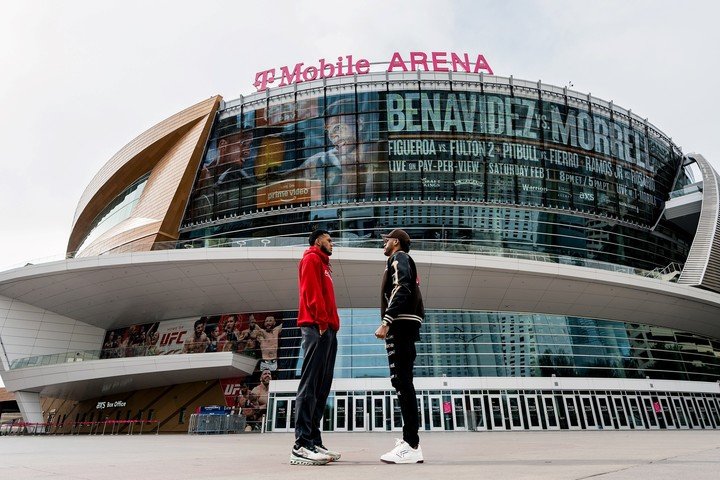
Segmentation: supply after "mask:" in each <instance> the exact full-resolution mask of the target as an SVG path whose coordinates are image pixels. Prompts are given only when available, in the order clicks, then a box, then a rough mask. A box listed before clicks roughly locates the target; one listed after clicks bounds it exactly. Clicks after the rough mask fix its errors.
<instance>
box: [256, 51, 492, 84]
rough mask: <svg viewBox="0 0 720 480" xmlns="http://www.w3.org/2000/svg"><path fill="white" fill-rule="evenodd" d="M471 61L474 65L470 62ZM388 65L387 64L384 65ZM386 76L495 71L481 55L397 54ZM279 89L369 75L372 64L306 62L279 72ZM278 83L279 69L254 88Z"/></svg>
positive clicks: (264, 72) (260, 79) (266, 74)
mask: <svg viewBox="0 0 720 480" xmlns="http://www.w3.org/2000/svg"><path fill="white" fill-rule="evenodd" d="M471 58H472V59H474V60H475V61H474V62H473V61H471ZM382 65H385V63H382ZM387 65H388V67H387V70H386V71H387V72H401V71H402V72H414V71H417V70H424V71H426V72H463V73H480V72H485V73H487V74H489V75H492V74H493V71H492V68H490V65H489V64H488V62H487V60H485V57H484V56H483V55H482V54H478V55H477V56H473V57H470V55H469V54H467V53H454V52H430V53H426V52H410V54H409V55H408V56H406V57H403V56H402V55H401V54H400V52H395V53H393V55H392V58H391V59H390V62H389V63H388V64H387ZM279 71H280V77H279V80H280V83H278V86H279V87H284V86H287V85H292V84H293V83H302V82H309V81H311V80H318V79H322V78H333V77H344V76H347V75H354V74H356V73H357V74H360V75H364V74H366V73H370V62H369V61H368V60H367V59H365V58H360V59H358V60H355V58H353V56H352V55H346V56H344V57H337V61H334V62H333V61H330V62H329V61H327V60H325V59H324V58H321V59H320V60H318V63H317V64H316V65H305V64H304V63H303V62H300V63H296V64H295V65H294V66H292V67H290V66H289V65H285V66H283V67H280V68H279ZM277 79H278V69H276V68H271V69H270V70H262V71H260V72H257V73H256V74H255V83H253V85H254V86H255V88H257V90H258V92H262V91H264V90H266V89H267V88H268V87H269V86H272V85H273V84H274V83H275V81H276V80H277Z"/></svg>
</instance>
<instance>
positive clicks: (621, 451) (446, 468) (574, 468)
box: [0, 430, 720, 480]
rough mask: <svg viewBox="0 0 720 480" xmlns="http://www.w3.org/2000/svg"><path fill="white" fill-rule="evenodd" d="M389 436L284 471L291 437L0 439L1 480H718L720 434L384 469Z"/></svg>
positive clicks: (596, 441) (461, 448) (455, 438)
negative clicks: (383, 456)
mask: <svg viewBox="0 0 720 480" xmlns="http://www.w3.org/2000/svg"><path fill="white" fill-rule="evenodd" d="M394 437H395V435H393V433H326V434H325V435H324V440H325V443H326V445H328V446H329V447H331V448H333V449H337V450H340V451H341V452H342V454H343V457H342V459H341V460H340V461H339V462H334V463H331V464H329V465H326V466H320V467H302V466H291V465H290V464H289V454H290V448H291V445H292V443H293V436H292V435H291V434H285V433H269V434H239V435H193V436H190V435H159V436H157V435H143V436H128V435H119V436H110V435H106V436H24V437H18V436H4V437H0V479H2V480H25V479H33V480H38V479H52V480H65V479H68V480H69V479H72V480H79V479H83V480H105V479H108V480H109V479H137V478H140V479H147V478H150V479H154V480H158V479H166V478H167V479H173V480H184V479H217V480H221V479H248V480H249V479H252V480H259V479H271V478H272V479H278V478H283V477H287V478H292V479H293V480H303V479H312V480H318V479H322V478H323V477H325V478H328V479H329V478H332V479H333V480H335V479H346V478H347V479H356V478H357V479H362V480H375V479H382V480H399V479H404V478H413V479H417V478H418V476H422V478H426V479H436V478H439V479H449V480H460V479H478V478H488V479H493V480H497V479H548V480H549V479H552V480H557V479H576V480H577V479H586V478H593V479H603V480H620V479H633V480H642V479H652V480H663V479H673V480H677V479H681V478H688V479H689V478H692V479H693V480H697V479H713V480H715V479H718V478H720V431H715V430H690V431H593V432H585V431H560V432H547V431H544V432H527V431H525V432H421V445H422V448H423V452H424V454H425V463H424V464H417V465H386V464H383V463H381V462H380V461H379V460H378V457H379V456H380V455H381V454H382V453H384V452H385V451H386V450H389V449H390V448H392V446H393V445H394Z"/></svg>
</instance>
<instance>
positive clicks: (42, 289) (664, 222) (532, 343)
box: [0, 52, 720, 432]
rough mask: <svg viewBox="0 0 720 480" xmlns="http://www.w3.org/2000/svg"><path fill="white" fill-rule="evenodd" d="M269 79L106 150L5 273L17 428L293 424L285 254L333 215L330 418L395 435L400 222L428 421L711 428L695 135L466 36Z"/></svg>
mask: <svg viewBox="0 0 720 480" xmlns="http://www.w3.org/2000/svg"><path fill="white" fill-rule="evenodd" d="M255 80H256V82H255V86H256V87H257V90H258V91H257V92H255V93H252V94H249V95H246V96H241V97H240V98H237V99H234V100H227V101H226V100H224V99H223V98H222V97H220V96H215V97H211V98H209V99H207V100H204V101H202V102H200V103H198V104H196V105H193V106H191V107H189V108H187V109H186V110H183V111H181V112H179V113H177V114H175V115H173V116H172V117H170V118H168V119H166V120H164V121H162V122H160V123H158V124H157V125H156V126H154V127H153V128H151V129H149V130H147V131H146V132H144V133H142V134H141V135H139V136H138V137H137V138H135V139H134V140H132V141H131V142H130V143H128V144H127V145H126V146H125V147H124V148H123V149H122V150H120V151H119V152H118V153H117V154H116V155H115V156H114V157H113V158H111V159H110V160H109V161H108V162H107V163H106V164H105V166H104V167H103V168H102V169H101V170H100V172H99V173H98V174H97V175H96V176H95V178H94V179H93V180H92V182H91V183H90V185H88V187H87V188H86V190H85V192H84V194H83V195H82V197H81V198H80V200H79V203H78V207H77V210H76V213H75V217H74V221H73V227H72V232H71V234H70V238H69V241H68V247H67V259H65V260H62V261H57V262H49V263H43V264H37V265H27V266H25V267H22V268H18V269H13V270H9V271H5V272H2V273H0V329H1V330H0V340H2V344H1V348H2V350H3V352H2V365H3V371H2V372H1V373H2V378H3V380H4V382H5V384H6V386H7V388H8V390H10V391H12V392H14V394H15V396H16V398H17V401H18V405H19V406H20V409H21V411H22V414H23V416H24V419H25V420H26V421H27V422H34V423H47V424H51V425H53V428H55V429H60V430H61V431H63V429H65V430H64V431H67V429H68V428H72V427H69V426H68V425H77V424H81V422H86V423H93V422H95V423H97V422H104V421H106V420H108V419H110V420H115V421H129V420H138V421H142V422H146V421H149V422H154V424H156V425H157V426H158V429H159V431H162V432H171V431H186V430H187V423H188V418H189V416H190V414H192V413H193V412H195V411H197V409H198V408H201V407H204V406H210V405H219V406H221V407H223V406H224V407H227V409H228V410H230V411H233V412H239V413H242V414H244V415H245V416H246V418H247V420H248V422H249V423H250V425H252V426H254V428H257V429H261V430H263V431H272V432H278V431H280V432H286V431H290V430H292V429H293V428H294V425H293V419H292V416H293V415H292V412H293V407H294V395H295V390H296V387H297V383H298V380H297V379H298V375H299V368H300V365H301V355H302V352H301V349H300V346H299V343H300V342H299V340H300V339H299V331H298V329H297V327H296V323H295V319H296V308H297V263H298V261H299V259H300V257H301V255H302V252H303V251H304V249H305V247H306V245H307V243H306V239H307V236H308V233H309V232H310V231H311V230H312V229H314V228H318V227H321V228H325V229H327V230H330V231H331V232H332V235H333V238H334V240H335V242H336V248H335V250H334V252H333V257H332V265H333V278H334V283H335V286H336V293H337V300H338V305H339V307H340V317H341V322H342V325H341V330H340V332H339V335H338V339H339V344H340V347H339V353H338V361H337V365H336V370H335V381H334V384H333V390H332V393H331V397H330V399H329V401H328V405H327V407H326V415H325V418H324V422H323V427H324V428H325V429H326V430H328V431H388V430H398V429H401V418H400V414H399V407H398V404H397V399H396V397H395V396H394V392H393V390H392V388H391V385H390V382H389V379H388V367H387V360H386V357H385V350H384V345H383V344H382V343H381V342H379V341H378V340H377V339H375V338H374V336H373V332H374V330H375V328H376V327H377V325H378V323H379V321H380V318H379V289H380V278H381V274H382V271H383V268H384V263H385V258H384V256H383V254H382V250H381V248H380V247H381V234H382V233H385V232H387V231H389V230H391V229H393V228H403V229H405V230H406V231H407V232H408V233H409V234H410V235H411V237H412V238H413V244H412V252H411V254H412V255H413V257H414V259H415V261H416V263H417V265H418V268H419V272H420V276H421V288H422V292H423V296H424V299H425V303H426V308H427V310H428V314H427V318H426V321H425V323H424V326H423V329H422V339H421V341H420V343H419V344H418V360H417V364H416V370H415V375H416V387H417V388H418V391H419V392H420V395H419V397H420V398H419V408H420V411H421V414H422V415H421V421H422V426H421V428H422V429H423V430H540V429H548V430H554V429H556V430H564V429H600V428H602V429H660V428H690V429H711V428H718V427H720V320H718V319H720V262H719V261H718V258H719V252H720V242H719V241H720V237H719V236H718V213H719V208H718V207H719V206H720V202H719V200H718V174H717V172H715V171H714V170H713V168H712V167H711V165H710V163H709V162H708V161H707V160H706V159H705V158H703V156H702V155H701V154H685V153H683V152H682V151H681V149H680V147H678V146H677V145H675V144H674V143H673V142H672V141H671V140H670V138H669V137H668V136H667V135H666V134H665V133H663V132H661V131H660V130H659V129H657V128H656V127H655V126H654V125H653V124H651V123H650V122H648V120H647V119H645V118H643V117H641V116H639V115H637V114H635V113H633V112H631V111H629V110H626V109H624V108H621V107H619V106H617V105H614V104H613V102H607V101H604V100H601V99H598V98H595V97H593V96H592V95H590V94H584V93H579V92H576V91H572V90H569V89H567V88H565V87H557V86H552V85H547V84H544V83H542V82H540V81H535V82H529V81H524V80H519V79H515V78H513V77H503V76H498V75H494V74H493V71H492V69H491V68H490V65H489V64H488V62H487V61H486V60H485V57H484V56H483V55H477V54H470V55H468V54H456V53H452V52H409V53H402V52H396V53H395V54H394V55H393V56H392V58H391V59H390V61H389V62H387V63H370V62H369V61H367V60H366V59H363V58H354V57H352V56H351V55H348V56H344V57H342V56H341V57H338V58H337V60H334V59H333V60H332V61H327V60H325V59H320V60H319V61H318V62H317V64H312V65H305V64H304V63H298V64H296V65H294V66H284V67H279V68H274V69H268V70H264V71H262V72H258V74H257V75H256V78H255ZM76 422H77V423H76Z"/></svg>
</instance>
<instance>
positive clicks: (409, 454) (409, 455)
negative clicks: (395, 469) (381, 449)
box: [380, 438, 424, 463]
mask: <svg viewBox="0 0 720 480" xmlns="http://www.w3.org/2000/svg"><path fill="white" fill-rule="evenodd" d="M380 460H382V461H383V462H385V463H423V461H424V459H423V454H422V449H421V448H420V445H418V447H417V448H412V447H411V446H410V445H408V443H407V442H405V440H400V439H399V438H396V439H395V448H393V449H392V450H390V451H389V452H388V453H386V454H385V455H383V456H382V457H380Z"/></svg>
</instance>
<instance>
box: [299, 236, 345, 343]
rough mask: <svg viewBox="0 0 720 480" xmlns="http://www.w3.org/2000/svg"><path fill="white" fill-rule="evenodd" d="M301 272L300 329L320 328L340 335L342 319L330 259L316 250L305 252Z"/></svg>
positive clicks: (314, 248) (314, 247) (309, 249)
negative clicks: (336, 299)
mask: <svg viewBox="0 0 720 480" xmlns="http://www.w3.org/2000/svg"><path fill="white" fill-rule="evenodd" d="M298 270H299V272H298V273H299V278H298V290H299V292H300V295H299V296H300V302H299V306H298V319H297V324H298V326H300V327H307V326H311V325H317V326H318V328H319V329H320V330H327V329H328V328H331V329H333V330H334V331H336V332H337V331H338V330H339V329H340V317H338V313H337V305H336V304H335V289H334V288H333V281H332V270H330V257H329V256H328V255H327V254H326V253H325V252H323V251H322V250H320V249H319V248H317V247H316V246H312V247H310V248H308V249H307V250H305V253H304V254H303V258H302V260H300V267H299V269H298Z"/></svg>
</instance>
